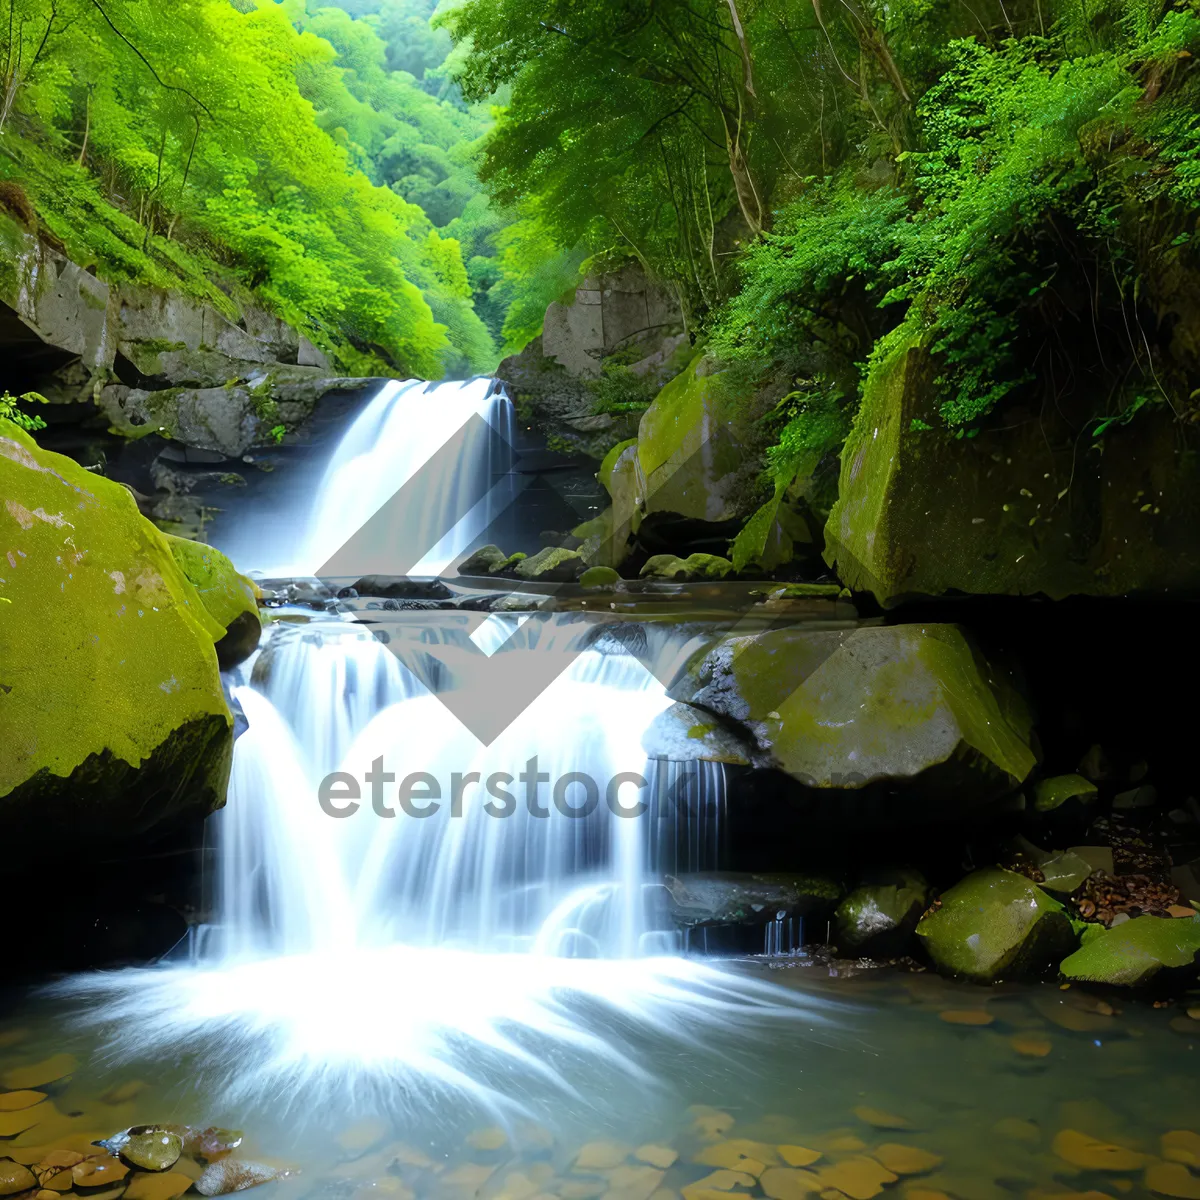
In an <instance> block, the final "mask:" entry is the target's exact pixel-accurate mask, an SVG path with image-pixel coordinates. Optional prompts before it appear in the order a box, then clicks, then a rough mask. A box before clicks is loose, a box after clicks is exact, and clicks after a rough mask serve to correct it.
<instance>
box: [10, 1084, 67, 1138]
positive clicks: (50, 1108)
mask: <svg viewBox="0 0 1200 1200" xmlns="http://www.w3.org/2000/svg"><path fill="white" fill-rule="evenodd" d="M29 1094H30V1093H28V1092H27V1093H26V1095H29ZM37 1094H38V1093H36V1092H35V1093H33V1095H37ZM56 1111H57V1109H55V1107H54V1104H53V1103H52V1102H51V1101H49V1100H43V1101H42V1102H41V1103H39V1104H32V1105H30V1106H29V1107H28V1108H18V1109H15V1110H13V1111H10V1112H4V1111H0V1137H16V1135H17V1134H18V1133H24V1132H25V1131H26V1130H27V1129H32V1128H33V1127H34V1126H35V1125H38V1124H40V1123H41V1122H42V1121H44V1120H45V1119H46V1118H47V1117H49V1116H52V1115H53V1114H54V1113H55V1112H56Z"/></svg>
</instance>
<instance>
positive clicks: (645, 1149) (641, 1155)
mask: <svg viewBox="0 0 1200 1200" xmlns="http://www.w3.org/2000/svg"><path fill="white" fill-rule="evenodd" d="M633 1157H634V1158H636V1159H637V1160H638V1162H644V1163H649V1164H650V1165H651V1166H652V1167H658V1168H659V1169H660V1170H663V1171H665V1170H667V1169H668V1168H669V1167H672V1166H674V1165H675V1162H676V1160H677V1159H678V1158H679V1151H678V1150H675V1149H673V1148H672V1147H671V1146H656V1145H654V1144H653V1143H649V1142H648V1143H647V1144H646V1145H645V1146H639V1147H638V1148H637V1149H636V1150H635V1151H634V1152H633Z"/></svg>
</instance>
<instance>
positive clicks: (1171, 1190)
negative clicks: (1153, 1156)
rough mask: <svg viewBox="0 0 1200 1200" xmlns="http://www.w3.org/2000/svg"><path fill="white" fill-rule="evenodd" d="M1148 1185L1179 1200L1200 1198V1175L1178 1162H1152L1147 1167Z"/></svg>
mask: <svg viewBox="0 0 1200 1200" xmlns="http://www.w3.org/2000/svg"><path fill="white" fill-rule="evenodd" d="M1146 1187H1148V1188H1149V1189H1150V1191H1152V1192H1158V1194H1159V1195H1161V1196H1173V1197H1176V1198H1177V1200H1200V1177H1198V1176H1196V1175H1193V1174H1192V1172H1191V1171H1189V1170H1188V1169H1187V1167H1185V1166H1184V1165H1183V1163H1178V1162H1161V1163H1151V1164H1150V1166H1148V1167H1147V1168H1146Z"/></svg>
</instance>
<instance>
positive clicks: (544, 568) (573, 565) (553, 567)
mask: <svg viewBox="0 0 1200 1200" xmlns="http://www.w3.org/2000/svg"><path fill="white" fill-rule="evenodd" d="M585 570H587V563H585V562H584V561H583V558H582V556H581V555H580V554H579V553H578V552H577V551H575V550H564V549H563V548H562V547H561V546H547V547H546V548H545V549H544V550H539V551H538V552H537V553H536V554H534V555H531V556H530V557H529V558H523V559H521V561H520V562H518V563H517V564H516V567H515V573H516V576H517V578H518V579H528V580H530V581H536V582H538V583H572V582H574V581H575V580H576V579H578V578H579V577H580V575H582V574H583V573H584V571H585Z"/></svg>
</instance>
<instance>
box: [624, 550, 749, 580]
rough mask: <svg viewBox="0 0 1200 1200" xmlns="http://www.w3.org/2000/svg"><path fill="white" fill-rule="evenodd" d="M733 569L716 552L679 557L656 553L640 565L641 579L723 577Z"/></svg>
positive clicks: (729, 563)
mask: <svg viewBox="0 0 1200 1200" xmlns="http://www.w3.org/2000/svg"><path fill="white" fill-rule="evenodd" d="M732 570H733V563H731V562H730V561H729V559H727V558H720V557H719V556H718V555H716V554H689V555H688V557H687V558H679V557H677V556H676V555H674V554H656V555H654V556H653V557H652V558H649V559H647V560H646V563H645V565H644V566H643V567H642V570H641V576H642V578H643V579H677V580H680V579H724V578H725V576H726V575H728V574H729V573H730V572H731V571H732Z"/></svg>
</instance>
